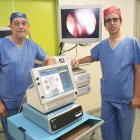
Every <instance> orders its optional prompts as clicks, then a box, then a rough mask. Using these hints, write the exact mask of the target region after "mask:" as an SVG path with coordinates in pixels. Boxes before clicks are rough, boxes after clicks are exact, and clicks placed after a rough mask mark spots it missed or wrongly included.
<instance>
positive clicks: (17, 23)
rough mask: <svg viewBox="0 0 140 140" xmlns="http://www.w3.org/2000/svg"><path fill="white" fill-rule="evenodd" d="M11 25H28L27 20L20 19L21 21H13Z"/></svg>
mask: <svg viewBox="0 0 140 140" xmlns="http://www.w3.org/2000/svg"><path fill="white" fill-rule="evenodd" d="M13 25H14V26H16V27H19V26H20V25H22V26H24V27H25V26H27V25H28V22H27V21H22V22H18V21H15V22H13Z"/></svg>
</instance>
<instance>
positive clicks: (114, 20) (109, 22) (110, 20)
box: [105, 18, 120, 24]
mask: <svg viewBox="0 0 140 140" xmlns="http://www.w3.org/2000/svg"><path fill="white" fill-rule="evenodd" d="M119 20H120V18H112V19H111V18H109V19H107V20H105V23H107V24H111V23H112V22H113V23H116V22H118V21H119Z"/></svg>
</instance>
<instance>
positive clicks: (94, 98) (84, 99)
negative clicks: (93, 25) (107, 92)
mask: <svg viewBox="0 0 140 140" xmlns="http://www.w3.org/2000/svg"><path fill="white" fill-rule="evenodd" d="M84 4H94V5H101V6H102V8H103V10H104V9H105V8H107V7H109V6H112V5H114V6H117V7H119V8H120V9H121V11H122V19H123V25H122V29H123V32H124V33H125V34H128V35H133V33H134V0H116V1H114V0H59V5H84ZM102 22H103V21H102ZM106 37H108V33H107V31H106V30H105V28H104V26H103V28H102V39H104V38H106ZM95 45H96V44H95V43H94V44H91V45H90V46H86V47H80V46H78V56H77V57H76V58H81V57H84V56H87V55H90V50H91V48H92V47H94V46H95ZM72 46H73V45H72V44H65V46H64V49H69V48H71V47H72ZM64 55H68V56H69V57H70V58H71V59H74V57H75V56H76V50H72V51H70V52H67V53H65V54H64ZM82 68H84V69H86V70H87V72H89V73H90V75H91V88H92V89H91V93H90V94H87V95H83V96H81V97H78V100H77V102H78V103H79V104H81V105H82V107H83V110H85V111H88V110H91V109H96V108H99V107H100V105H101V98H100V79H101V77H102V76H101V69H100V63H99V62H95V63H93V64H90V65H88V66H83V67H82Z"/></svg>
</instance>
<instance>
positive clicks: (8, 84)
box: [0, 37, 46, 109]
mask: <svg viewBox="0 0 140 140" xmlns="http://www.w3.org/2000/svg"><path fill="white" fill-rule="evenodd" d="M45 56H46V53H45V52H44V51H43V50H42V49H41V47H39V46H38V45H37V44H36V43H35V42H33V41H32V40H29V39H25V41H24V43H23V45H22V47H21V48H18V47H17V46H16V44H15V43H14V42H12V41H11V40H10V39H9V38H8V37H5V38H2V39H0V98H1V99H2V100H3V102H4V103H5V105H6V107H7V108H8V109H10V108H17V107H19V106H20V105H21V102H22V100H23V97H24V94H25V92H26V90H27V88H28V87H29V86H30V85H31V84H32V79H31V75H30V69H32V68H33V67H34V63H35V59H39V60H43V59H44V58H45Z"/></svg>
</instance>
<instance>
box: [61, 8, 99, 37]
mask: <svg viewBox="0 0 140 140" xmlns="http://www.w3.org/2000/svg"><path fill="white" fill-rule="evenodd" d="M99 18H100V8H76V9H61V23H62V24H61V28H62V38H99V24H100V23H99V22H100V21H99Z"/></svg>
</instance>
